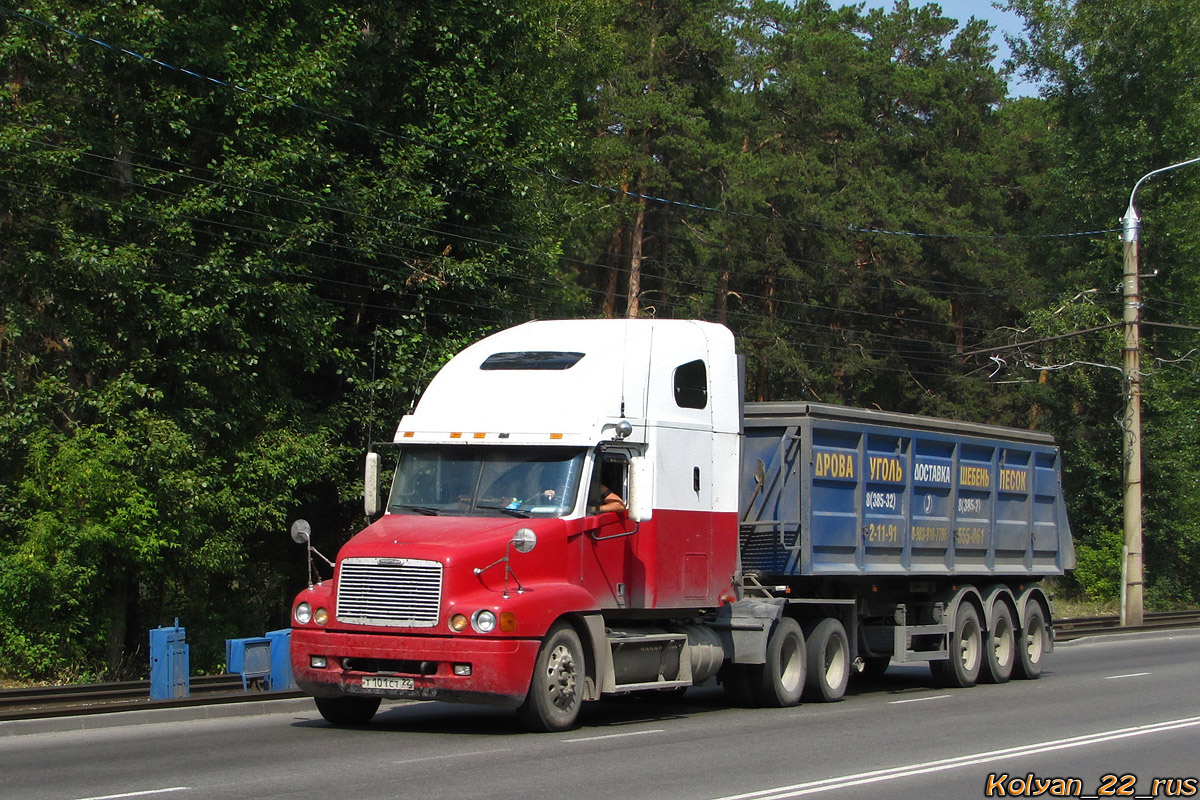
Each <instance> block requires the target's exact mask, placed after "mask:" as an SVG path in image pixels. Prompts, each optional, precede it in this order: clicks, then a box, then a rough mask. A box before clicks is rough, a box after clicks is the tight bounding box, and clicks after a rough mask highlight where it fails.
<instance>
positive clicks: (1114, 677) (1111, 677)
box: [1104, 672, 1150, 681]
mask: <svg viewBox="0 0 1200 800" xmlns="http://www.w3.org/2000/svg"><path fill="white" fill-rule="evenodd" d="M1149 674H1150V673H1149V672H1130V673H1127V674H1125V675H1109V676H1108V677H1106V678H1105V679H1104V680H1106V681H1115V680H1118V679H1119V678H1140V677H1142V676H1143V675H1149Z"/></svg>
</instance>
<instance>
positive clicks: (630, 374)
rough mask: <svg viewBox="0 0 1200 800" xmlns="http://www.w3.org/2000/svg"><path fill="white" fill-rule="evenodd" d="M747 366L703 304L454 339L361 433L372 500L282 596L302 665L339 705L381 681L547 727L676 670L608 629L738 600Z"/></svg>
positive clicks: (322, 695) (370, 702)
mask: <svg viewBox="0 0 1200 800" xmlns="http://www.w3.org/2000/svg"><path fill="white" fill-rule="evenodd" d="M739 386H740V382H739V380H738V375H737V360H736V356H735V353H734V344H733V337H732V335H731V334H730V333H729V331H728V330H727V329H725V328H724V327H722V326H718V325H714V324H710V323H704V322H692V321H675V320H669V321H668V320H662V321H660V320H590V321H574V320H568V321H544V322H532V323H528V324H525V325H521V326H518V327H516V328H513V329H509V330H506V331H502V332H500V333H498V334H495V335H493V336H490V337H487V338H485V339H483V340H481V341H479V342H477V343H475V344H474V345H471V346H470V347H468V348H466V349H465V350H463V351H462V352H461V353H459V354H457V355H456V356H454V357H453V358H452V359H451V360H450V361H449V362H448V363H447V364H446V365H445V366H444V367H443V368H442V369H441V370H440V371H439V373H438V374H437V375H436V376H435V378H434V379H433V381H432V382H431V383H430V385H429V386H428V388H427V389H426V390H425V392H424V394H423V395H422V397H421V399H420V401H419V403H418V404H417V407H416V409H415V410H414V411H413V413H412V414H409V415H406V416H404V417H403V418H402V419H401V420H400V423H399V425H398V427H397V430H396V433H395V436H394V437H393V440H392V442H391V443H389V446H388V447H386V448H378V449H379V452H372V453H370V454H368V458H367V464H368V467H367V476H368V478H367V482H366V483H367V485H366V487H365V497H366V505H367V511H368V515H369V516H375V515H376V514H377V513H379V512H382V515H381V516H379V518H378V519H376V520H375V521H374V522H373V523H371V524H370V525H369V526H368V527H367V528H366V529H364V530H363V531H362V532H361V533H359V534H358V535H356V536H355V537H354V538H353V539H351V540H350V541H349V542H348V543H347V544H346V545H345V546H344V547H343V548H342V549H341V551H340V552H339V553H338V556H337V558H336V566H335V570H334V575H333V578H332V580H329V581H325V582H322V583H318V584H315V585H314V586H312V587H311V588H309V589H307V590H305V591H304V592H301V594H300V595H299V596H298V597H297V598H296V601H295V604H294V614H293V640H292V661H293V664H292V666H293V671H294V673H295V676H296V680H297V683H298V684H299V686H300V687H301V688H302V689H304V690H305V691H307V692H309V693H310V694H312V695H314V696H315V697H316V698H317V702H318V707H319V708H320V709H321V711H322V713H323V714H324V715H325V716H326V717H327V718H329V719H330V720H331V721H334V722H339V723H341V722H356V721H362V720H363V719H364V718H369V717H370V716H371V714H373V713H374V711H375V709H376V707H377V706H378V703H379V700H380V699H381V698H384V697H392V698H416V699H440V700H451V701H467V702H486V703H491V704H498V705H502V706H507V707H513V708H517V709H519V710H521V713H522V716H523V717H524V718H526V720H527V722H529V723H530V724H531V725H532V727H536V728H541V729H558V728H561V727H563V726H564V725H569V724H571V723H572V722H573V720H574V714H575V713H577V711H578V703H579V701H581V700H587V699H595V698H596V697H598V696H599V695H600V694H601V693H603V692H604V691H605V690H606V687H607V689H608V690H619V688H620V687H629V686H633V685H641V684H643V683H654V684H662V683H664V682H670V681H667V680H665V679H664V676H663V675H661V674H657V675H649V676H647V675H640V674H636V673H639V670H638V669H636V668H634V669H633V673H635V674H625V673H628V672H629V669H628V668H625V667H622V666H621V664H622V663H624V662H623V661H622V659H621V657H620V656H618V657H617V659H616V661H615V663H614V659H613V658H612V656H611V653H612V652H613V651H612V645H611V643H610V642H609V641H608V640H609V639H610V638H611V637H612V636H613V633H612V632H613V630H614V629H620V628H621V626H622V625H623V624H624V623H629V624H630V626H631V627H632V628H633V629H636V631H637V633H636V635H632V636H630V637H627V638H630V639H631V640H632V639H637V640H638V641H640V642H641V645H640V646H641V647H642V648H643V649H644V648H646V647H649V648H650V650H654V651H659V652H660V654H661V652H662V651H667V650H670V649H671V647H672V646H682V641H681V636H682V637H683V639H684V640H685V639H686V636H685V635H684V634H681V633H679V632H678V631H674V632H671V631H660V630H658V629H651V630H652V632H650V633H646V632H645V629H646V626H647V625H649V624H652V623H653V621H654V620H656V619H662V620H669V619H674V618H679V617H687V618H690V617H694V616H696V615H697V614H699V613H702V612H703V610H704V609H706V608H711V607H715V606H718V605H721V604H722V603H725V602H729V601H730V600H732V599H733V597H734V591H735V584H736V571H737V547H738V540H737V537H738V531H737V502H738V501H737V492H738V480H737V474H738V457H739V455H738V454H739V444H738V437H739V432H740V419H741V417H740V399H741V398H740V396H739V389H738V387H739ZM385 457H386V458H387V459H388V462H387V463H389V464H394V466H395V471H394V477H393V479H392V483H391V486H390V491H386V492H384V491H382V490H381V487H380V486H379V483H378V479H377V477H376V476H377V475H378V474H379V472H380V467H381V465H382V463H383V459H384V458H385ZM617 498H619V500H620V502H615V500H616V499H617ZM622 505H623V506H624V508H621V506H622ZM602 508H610V509H616V510H602ZM647 636H649V637H656V636H657V637H659V638H658V639H653V638H651V639H647V638H646V637H647ZM564 641H565V645H564ZM655 641H656V642H658V643H659V644H657V645H653V644H650V643H651V642H655ZM672 643H675V644H674V645H672ZM547 648H549V650H547ZM629 649H631V650H632V648H629ZM535 664H536V665H537V666H536V668H535ZM548 671H549V672H550V673H552V676H551V678H549V679H547V672H548ZM617 673H622V674H617ZM694 677H695V676H694V675H693V676H690V677H687V678H686V680H688V681H690V680H692V678H694ZM642 678H646V680H641V679H642ZM666 678H668V679H673V680H674V681H675V682H676V683H677V684H682V682H683V680H684V678H681V677H680V672H679V670H677V671H676V672H675V673H674V674H672V675H670V676H666ZM547 680H549V682H550V684H551V685H549V686H547V685H545V684H546V683H547ZM531 684H532V685H534V689H533V691H531ZM683 685H686V684H683Z"/></svg>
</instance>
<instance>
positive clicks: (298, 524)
mask: <svg viewBox="0 0 1200 800" xmlns="http://www.w3.org/2000/svg"><path fill="white" fill-rule="evenodd" d="M311 537H312V526H311V525H309V524H308V520H306V519H298V520H296V521H295V522H293V523H292V541H293V542H295V543H296V544H308V541H309V539H310V538H311Z"/></svg>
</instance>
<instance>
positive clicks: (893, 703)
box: [888, 694, 950, 706]
mask: <svg viewBox="0 0 1200 800" xmlns="http://www.w3.org/2000/svg"><path fill="white" fill-rule="evenodd" d="M949 696H950V695H948V694H935V695H931V696H929V697H913V698H911V699H909V700H891V701H889V702H888V705H889V706H898V705H901V704H903V703H924V702H925V701H926V700H941V699H942V698H944V697H949Z"/></svg>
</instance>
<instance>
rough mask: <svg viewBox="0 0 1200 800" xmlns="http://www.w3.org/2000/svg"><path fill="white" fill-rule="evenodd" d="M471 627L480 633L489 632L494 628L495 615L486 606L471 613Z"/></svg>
mask: <svg viewBox="0 0 1200 800" xmlns="http://www.w3.org/2000/svg"><path fill="white" fill-rule="evenodd" d="M471 627H472V628H474V629H475V630H477V631H479V632H480V633H491V632H492V631H494V630H495V629H496V615H495V614H494V613H492V612H491V611H488V610H487V609H486V608H484V609H480V610H479V611H476V612H475V613H474V614H472V615H471Z"/></svg>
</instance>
